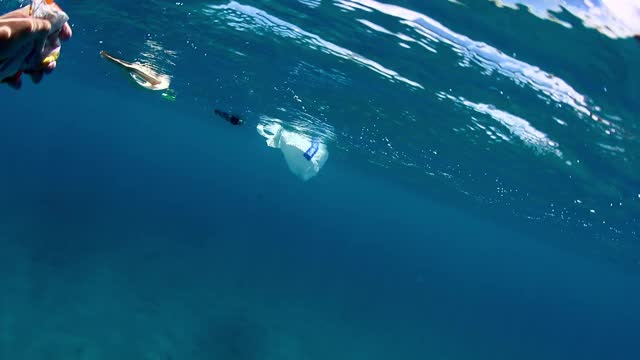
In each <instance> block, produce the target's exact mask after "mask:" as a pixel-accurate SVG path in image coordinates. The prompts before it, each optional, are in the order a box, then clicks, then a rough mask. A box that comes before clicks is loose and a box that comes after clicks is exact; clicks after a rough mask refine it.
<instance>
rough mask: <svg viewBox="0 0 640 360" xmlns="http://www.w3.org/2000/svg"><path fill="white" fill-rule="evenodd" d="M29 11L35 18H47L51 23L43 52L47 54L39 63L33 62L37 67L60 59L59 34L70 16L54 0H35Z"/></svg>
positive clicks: (33, 65)
mask: <svg viewBox="0 0 640 360" xmlns="http://www.w3.org/2000/svg"><path fill="white" fill-rule="evenodd" d="M29 13H30V14H31V16H33V17H35V18H38V19H45V20H48V21H49V22H50V23H51V30H50V31H49V36H48V37H47V40H46V41H45V43H44V47H43V48H42V54H43V55H47V56H46V57H45V58H44V59H43V60H41V61H40V63H39V64H32V67H33V68H34V69H35V68H38V66H40V65H47V64H49V63H51V62H54V61H56V60H58V57H59V56H60V48H61V45H60V39H58V34H59V33H60V30H62V26H63V25H64V23H66V22H67V21H69V16H68V15H67V13H65V12H64V11H63V10H62V9H61V8H60V7H59V6H58V4H56V3H55V2H54V1H53V0H33V1H32V2H31V7H30V8H29Z"/></svg>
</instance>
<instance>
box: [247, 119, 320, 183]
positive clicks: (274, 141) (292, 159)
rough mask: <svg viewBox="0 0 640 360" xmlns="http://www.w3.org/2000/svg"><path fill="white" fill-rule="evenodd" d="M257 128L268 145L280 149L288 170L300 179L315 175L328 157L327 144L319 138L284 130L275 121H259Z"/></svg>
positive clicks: (306, 179) (307, 178)
mask: <svg viewBox="0 0 640 360" xmlns="http://www.w3.org/2000/svg"><path fill="white" fill-rule="evenodd" d="M257 130H258V133H259V134H260V135H262V136H264V137H265V138H266V139H267V145H268V146H269V147H272V148H276V149H280V151H282V154H283V155H284V159H285V161H286V162H287V165H288V166H289V170H291V172H292V173H293V174H294V175H296V176H297V177H298V178H300V179H301V180H302V181H308V180H309V179H311V178H312V177H314V176H316V175H317V174H318V172H320V169H322V167H323V166H324V164H325V163H326V162H327V159H328V158H329V151H328V150H327V146H326V144H324V143H323V142H322V141H320V139H310V138H309V137H307V136H304V135H302V134H299V133H296V132H292V131H289V130H285V129H284V128H283V127H282V126H281V125H280V124H277V123H259V124H258V126H257Z"/></svg>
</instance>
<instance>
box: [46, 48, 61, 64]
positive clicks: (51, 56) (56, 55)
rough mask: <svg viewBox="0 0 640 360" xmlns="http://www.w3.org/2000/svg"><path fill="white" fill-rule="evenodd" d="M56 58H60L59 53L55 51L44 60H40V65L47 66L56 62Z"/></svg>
mask: <svg viewBox="0 0 640 360" xmlns="http://www.w3.org/2000/svg"><path fill="white" fill-rule="evenodd" d="M58 57H60V51H56V52H54V53H52V54H51V55H49V56H47V57H46V58H44V60H42V65H49V64H50V63H52V62H54V61H56V60H58Z"/></svg>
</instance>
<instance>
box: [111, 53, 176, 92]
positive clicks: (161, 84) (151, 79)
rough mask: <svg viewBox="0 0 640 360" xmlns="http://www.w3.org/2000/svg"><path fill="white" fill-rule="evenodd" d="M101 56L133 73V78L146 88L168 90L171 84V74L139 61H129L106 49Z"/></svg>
mask: <svg viewBox="0 0 640 360" xmlns="http://www.w3.org/2000/svg"><path fill="white" fill-rule="evenodd" d="M100 56H102V57H103V58H105V59H107V60H109V61H111V62H112V63H114V64H116V65H118V66H120V67H121V68H122V69H124V70H126V71H127V72H128V73H129V74H130V75H131V77H132V78H133V80H135V82H136V83H138V85H140V86H142V87H144V88H146V89H149V90H166V89H168V88H169V85H170V84H171V79H170V78H169V76H167V75H164V74H159V73H157V72H155V71H154V70H153V69H151V68H150V67H148V66H145V65H143V64H141V63H139V62H128V61H125V60H122V59H118V58H116V57H115V56H113V55H111V54H109V53H107V52H106V51H104V50H103V51H100Z"/></svg>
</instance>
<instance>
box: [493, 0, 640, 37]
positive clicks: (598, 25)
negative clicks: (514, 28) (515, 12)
mask: <svg viewBox="0 0 640 360" xmlns="http://www.w3.org/2000/svg"><path fill="white" fill-rule="evenodd" d="M492 1H494V2H495V3H496V5H498V6H509V7H514V8H517V5H519V4H522V5H524V6H526V7H527V9H529V11H530V12H531V13H532V14H534V15H536V16H540V17H541V18H544V19H548V20H552V21H555V22H558V23H559V24H562V25H564V26H566V27H569V28H570V27H571V24H570V23H568V22H565V21H562V20H559V19H558V18H557V17H556V16H555V15H554V13H557V12H560V11H562V10H566V11H568V12H570V13H571V14H572V15H574V16H576V17H577V18H579V19H580V20H582V23H583V24H584V26H586V27H590V28H594V29H597V30H598V31H600V32H601V33H603V34H604V35H606V36H609V37H611V38H626V37H634V36H640V3H638V2H637V1H633V0H595V1H590V0H492Z"/></svg>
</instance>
